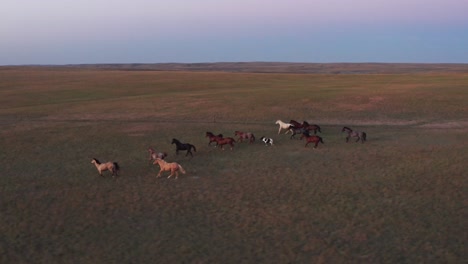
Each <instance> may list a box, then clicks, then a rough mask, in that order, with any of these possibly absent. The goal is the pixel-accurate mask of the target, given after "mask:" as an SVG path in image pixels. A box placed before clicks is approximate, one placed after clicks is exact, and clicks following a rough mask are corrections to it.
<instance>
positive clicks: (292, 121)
mask: <svg viewBox="0 0 468 264" xmlns="http://www.w3.org/2000/svg"><path fill="white" fill-rule="evenodd" d="M289 124H291V125H293V126H294V128H302V127H303V125H302V124H301V123H299V122H297V121H296V120H292V119H291V121H289Z"/></svg>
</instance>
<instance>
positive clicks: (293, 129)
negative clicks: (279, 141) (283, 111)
mask: <svg viewBox="0 0 468 264" xmlns="http://www.w3.org/2000/svg"><path fill="white" fill-rule="evenodd" d="M289 131H291V133H292V135H291V137H290V139H293V138H294V136H295V135H297V134H304V133H306V134H307V135H309V130H307V129H305V128H304V127H303V128H296V127H294V126H292V127H291V128H290V129H289Z"/></svg>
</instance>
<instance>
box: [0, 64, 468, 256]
mask: <svg viewBox="0 0 468 264" xmlns="http://www.w3.org/2000/svg"><path fill="white" fill-rule="evenodd" d="M356 67H357V68H356V69H358V68H359V67H358V66H356ZM366 71H367V70H366ZM330 72H335V73H336V71H334V70H332V71H330ZM467 113H468V71H456V72H450V71H443V70H441V71H437V70H434V69H432V70H431V71H423V72H419V71H414V72H413V71H411V72H408V73H400V72H398V73H382V72H379V73H365V74H363V73H361V74H332V73H306V74H304V73H303V74H296V73H252V72H250V73H249V72H221V71H196V72H194V71H161V70H158V71H155V70H145V71H142V70H141V71H138V70H121V69H101V68H99V67H96V68H86V67H81V68H80V67H3V68H0V170H1V172H2V175H1V177H0V213H1V217H0V232H1V234H2V235H1V237H0V262H1V263H462V262H465V261H466V260H467V259H468V256H467V254H466V252H467V251H466V243H467V241H468V234H467V228H466V219H467V217H468V214H467V213H468V209H467V201H468V199H467V187H468V185H467V177H466V176H467V172H468V170H467V167H466V161H467V160H468V133H467V132H468V116H467ZM278 119H280V120H282V121H289V120H290V119H295V120H297V121H299V122H302V121H308V122H309V123H313V124H318V125H320V126H321V133H318V135H320V136H321V137H322V138H323V141H324V144H319V145H318V147H317V148H316V149H313V146H311V145H309V146H308V147H307V148H306V147H304V145H305V141H304V140H299V139H290V136H289V135H285V134H284V133H282V134H278V125H276V124H275V121H276V120H278ZM343 126H349V127H351V128H353V129H355V130H359V131H365V132H366V134H367V141H366V142H365V143H364V144H362V143H356V142H354V140H355V139H352V140H351V141H350V142H349V143H346V142H345V137H346V135H345V133H342V132H341V129H342V127H343ZM236 130H240V131H244V132H252V133H253V134H254V135H255V136H256V141H255V142H254V143H253V144H248V143H246V142H243V143H236V144H235V146H234V149H233V150H232V151H231V150H230V149H229V148H225V150H221V149H220V148H215V147H214V146H208V138H206V137H205V133H206V132H207V131H210V132H213V133H214V134H219V133H221V134H223V135H224V136H225V137H227V136H230V137H234V131H236ZM261 136H265V137H270V138H273V140H274V146H271V147H270V146H268V147H267V146H265V145H264V144H263V142H261V141H260V140H259V139H260V137H261ZM172 138H177V139H179V140H181V141H182V142H189V143H191V144H193V145H195V146H196V152H193V154H194V156H193V158H192V157H190V156H188V157H187V156H185V152H183V151H182V152H181V153H179V155H176V153H175V146H174V145H171V140H172ZM149 146H152V147H154V148H155V149H156V150H158V151H163V152H167V153H168V156H167V158H166V159H167V161H170V162H172V161H174V162H177V163H179V164H181V165H182V166H183V167H184V169H185V170H186V171H187V173H186V174H180V175H179V178H178V179H177V180H175V179H173V178H171V179H167V178H166V177H167V176H168V174H169V173H168V172H165V173H164V174H163V177H161V178H156V174H157V173H158V172H159V167H158V166H157V165H152V164H151V163H150V161H149V160H148V158H149V156H148V152H147V149H148V147H149ZM92 158H97V159H99V160H101V161H103V162H105V161H114V162H118V164H119V165H120V173H119V177H117V178H115V179H113V178H112V177H111V176H110V173H109V171H105V172H104V174H103V175H104V177H100V176H99V174H98V171H97V169H96V168H95V167H94V165H93V164H91V160H92ZM164 176H166V177H164Z"/></svg>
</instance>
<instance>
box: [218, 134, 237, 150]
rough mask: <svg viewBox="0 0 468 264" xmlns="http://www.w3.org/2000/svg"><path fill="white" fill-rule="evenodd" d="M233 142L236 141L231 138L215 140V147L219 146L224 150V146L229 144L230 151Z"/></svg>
mask: <svg viewBox="0 0 468 264" xmlns="http://www.w3.org/2000/svg"><path fill="white" fill-rule="evenodd" d="M234 142H236V140H235V139H234V138H232V137H225V138H216V143H217V145H216V146H218V145H219V146H221V149H222V150H224V145H226V144H229V145H230V146H231V150H232V148H233V147H234Z"/></svg>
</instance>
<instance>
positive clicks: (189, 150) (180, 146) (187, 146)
mask: <svg viewBox="0 0 468 264" xmlns="http://www.w3.org/2000/svg"><path fill="white" fill-rule="evenodd" d="M171 144H175V145H176V155H179V150H187V153H186V154H185V156H188V154H190V155H191V156H192V157H193V154H192V149H193V150H194V151H195V152H197V149H196V148H195V146H194V145H192V144H190V143H181V142H180V141H179V140H177V139H175V138H173V139H172V143H171Z"/></svg>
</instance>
